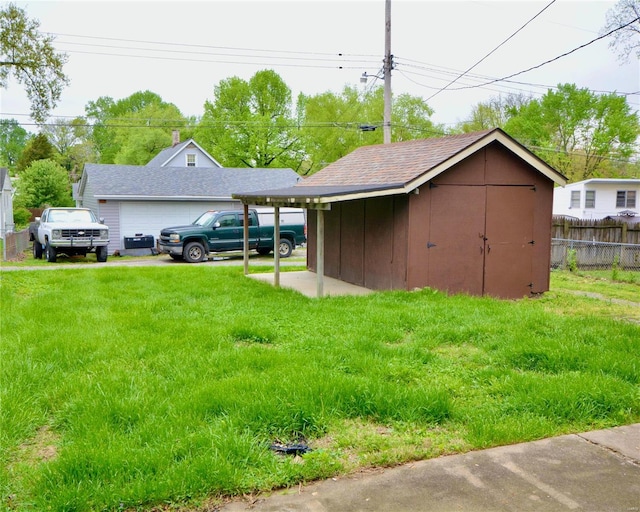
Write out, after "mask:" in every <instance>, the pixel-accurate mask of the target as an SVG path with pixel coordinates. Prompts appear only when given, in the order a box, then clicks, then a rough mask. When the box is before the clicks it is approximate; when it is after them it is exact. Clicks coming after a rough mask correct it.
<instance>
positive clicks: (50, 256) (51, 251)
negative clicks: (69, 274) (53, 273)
mask: <svg viewBox="0 0 640 512" xmlns="http://www.w3.org/2000/svg"><path fill="white" fill-rule="evenodd" d="M44 251H45V254H46V256H47V261H48V262H49V263H55V262H56V257H57V256H58V253H57V251H56V248H55V247H51V245H49V242H47V245H46V246H45V248H44Z"/></svg>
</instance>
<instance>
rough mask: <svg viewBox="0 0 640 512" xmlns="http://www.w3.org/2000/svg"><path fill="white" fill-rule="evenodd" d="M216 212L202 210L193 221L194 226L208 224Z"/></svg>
mask: <svg viewBox="0 0 640 512" xmlns="http://www.w3.org/2000/svg"><path fill="white" fill-rule="evenodd" d="M217 214H218V212H204V213H203V214H202V215H200V217H198V218H197V219H196V220H194V221H193V225H194V226H208V225H209V224H211V221H212V220H213V218H214V217H215V216H216V215H217Z"/></svg>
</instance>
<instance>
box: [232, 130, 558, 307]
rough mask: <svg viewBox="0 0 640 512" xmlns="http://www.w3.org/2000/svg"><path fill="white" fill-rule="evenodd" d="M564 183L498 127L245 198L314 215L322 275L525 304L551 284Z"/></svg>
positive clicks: (346, 165) (369, 149)
mask: <svg viewBox="0 0 640 512" xmlns="http://www.w3.org/2000/svg"><path fill="white" fill-rule="evenodd" d="M554 183H557V184H560V185H565V184H566V178H565V177H564V176H563V175H562V174H560V173H558V172H557V171H555V170H554V169H553V168H551V167H550V166H549V165H547V164H546V163H545V162H543V161H542V160H540V159H539V158H538V157H536V156H535V155H534V154H533V153H531V152H530V151H528V150H527V149H526V148H524V147H523V146H522V145H521V144H519V143H518V142H516V141H515V140H514V139H513V138H511V137H509V136H508V135H507V134H506V133H504V132H503V131H502V130H500V129H497V128H496V129H493V130H487V131H482V132H476V133H469V134H464V135H453V136H447V137H442V138H434V139H423V140H412V141H407V142H398V143H393V144H384V145H375V146H364V147H361V148H358V149H356V150H355V151H353V152H352V153H350V154H348V155H347V156H345V157H343V158H341V159H340V160H337V161H336V162H334V163H332V164H330V165H328V166H327V167H325V168H324V169H323V170H321V171H319V172H318V173H316V174H314V175H313V176H311V177H309V178H307V179H306V180H303V181H302V182H300V183H299V184H297V185H296V186H294V187H291V188H288V189H280V190H272V191H261V192H255V193H251V194H234V197H235V198H238V199H241V200H242V201H243V203H245V205H247V204H262V205H271V206H275V207H281V206H292V205H295V206H301V207H303V208H307V209H308V251H307V263H308V267H309V270H312V271H317V272H318V273H319V274H322V275H326V276H329V277H333V278H336V279H340V280H343V281H347V282H349V283H353V284H356V285H360V286H364V287H366V288H371V289H375V290H390V289H405V290H412V289H414V288H423V287H431V288H435V289H439V290H443V291H447V292H449V293H468V294H471V295H480V296H482V295H490V296H495V297H501V298H520V297H525V296H531V295H534V294H538V293H542V292H545V291H547V290H548V289H549V269H550V254H551V247H550V246H551V217H552V202H553V187H554ZM320 291H321V287H319V292H320Z"/></svg>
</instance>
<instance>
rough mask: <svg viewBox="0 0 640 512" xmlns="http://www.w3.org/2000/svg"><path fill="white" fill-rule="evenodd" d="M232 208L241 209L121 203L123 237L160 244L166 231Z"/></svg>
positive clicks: (218, 205) (211, 204)
mask: <svg viewBox="0 0 640 512" xmlns="http://www.w3.org/2000/svg"><path fill="white" fill-rule="evenodd" d="M234 207H235V208H234ZM232 208H233V209H240V208H242V205H241V204H240V203H237V204H236V203H230V202H216V203H214V202H149V201H129V202H126V203H125V202H122V203H120V235H121V237H122V238H123V239H124V237H132V236H135V235H136V234H138V233H141V234H143V235H153V237H154V238H155V240H157V239H158V237H159V236H160V231H161V230H162V229H163V228H167V227H170V226H179V225H184V224H191V223H192V222H193V221H194V220H196V219H197V218H198V217H199V216H200V215H201V214H202V213H203V212H205V211H207V210H216V209H225V210H227V209H232ZM121 243H122V240H121ZM122 247H124V244H122Z"/></svg>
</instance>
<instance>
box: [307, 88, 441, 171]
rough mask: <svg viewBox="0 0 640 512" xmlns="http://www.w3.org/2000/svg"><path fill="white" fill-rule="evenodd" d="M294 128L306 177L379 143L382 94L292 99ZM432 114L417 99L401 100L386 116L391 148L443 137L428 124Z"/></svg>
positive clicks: (351, 93)
mask: <svg viewBox="0 0 640 512" xmlns="http://www.w3.org/2000/svg"><path fill="white" fill-rule="evenodd" d="M297 108H298V123H299V125H300V126H301V133H302V134H303V137H304V143H305V149H306V153H307V160H306V161H305V165H304V168H305V172H306V173H308V174H310V173H313V172H316V171H317V170H319V169H321V168H322V167H325V166H326V165H327V164H329V163H331V162H334V161H335V160H338V159H339V158H341V157H343V156H345V155H346V154H348V153H350V152H351V151H353V150H354V149H356V148H358V147H360V146H364V145H370V144H381V143H382V142H383V132H382V119H383V117H384V115H383V112H384V89H383V88H382V87H377V88H375V89H373V90H370V91H366V92H359V91H358V90H357V89H356V88H355V87H350V86H345V87H344V89H343V90H342V92H341V93H340V94H335V93H333V92H325V93H322V94H318V95H316V96H309V97H307V96H304V95H300V97H299V98H298V107H297ZM432 114H433V110H432V109H431V108H430V107H429V106H428V105H427V104H426V103H425V102H424V100H423V99H422V98H418V97H414V96H410V95H408V94H402V95H400V96H398V97H397V98H395V99H394V101H393V104H392V111H391V125H392V131H391V138H392V141H393V142H398V141H403V140H411V139H416V138H425V137H432V136H434V135H440V134H442V133H443V132H444V128H443V127H442V126H436V125H434V124H433V122H432V121H431V120H430V119H429V117H430V116H431V115H432Z"/></svg>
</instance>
